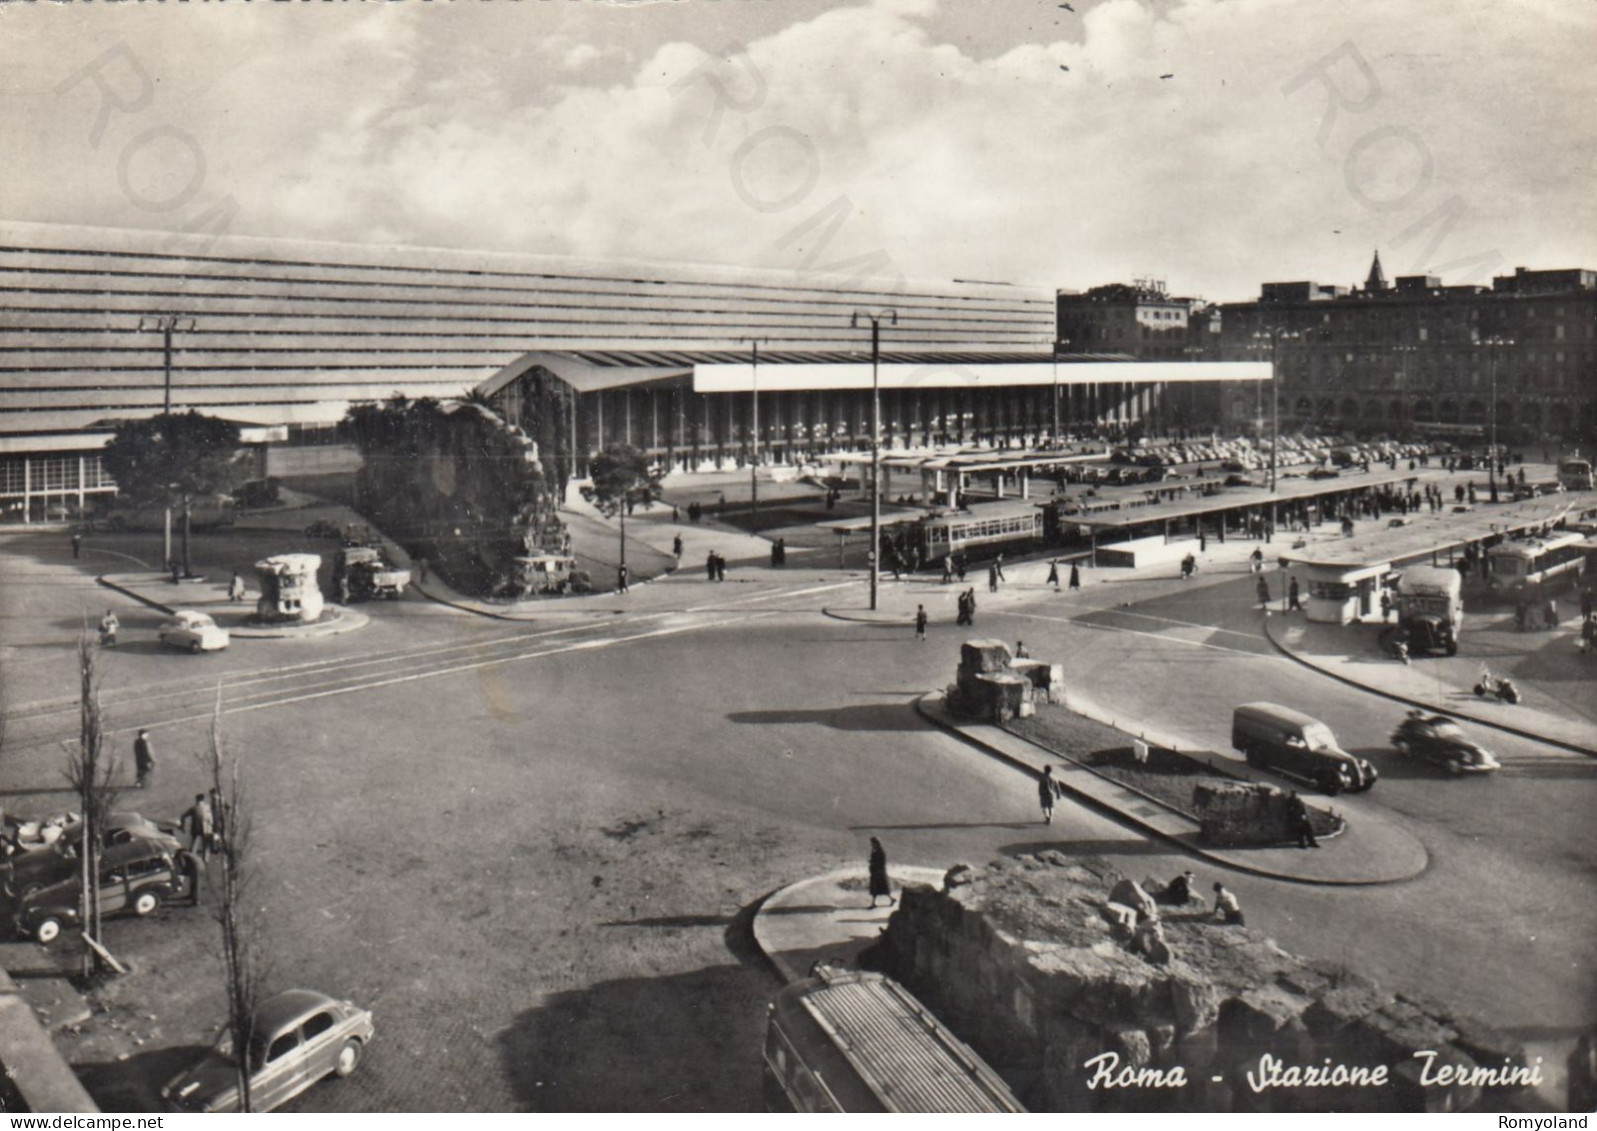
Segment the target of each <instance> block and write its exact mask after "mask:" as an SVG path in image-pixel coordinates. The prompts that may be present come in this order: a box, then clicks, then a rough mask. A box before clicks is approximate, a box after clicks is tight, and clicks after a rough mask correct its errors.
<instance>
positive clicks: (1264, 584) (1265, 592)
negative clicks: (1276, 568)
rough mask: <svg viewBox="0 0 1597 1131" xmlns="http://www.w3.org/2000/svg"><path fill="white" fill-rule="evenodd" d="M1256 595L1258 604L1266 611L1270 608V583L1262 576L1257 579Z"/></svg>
mask: <svg viewBox="0 0 1597 1131" xmlns="http://www.w3.org/2000/svg"><path fill="white" fill-rule="evenodd" d="M1258 593H1259V604H1260V605H1261V606H1263V607H1264V608H1266V609H1268V608H1269V607H1270V581H1269V579H1268V578H1266V577H1264V576H1263V575H1262V574H1261V575H1260V577H1259V586H1258Z"/></svg>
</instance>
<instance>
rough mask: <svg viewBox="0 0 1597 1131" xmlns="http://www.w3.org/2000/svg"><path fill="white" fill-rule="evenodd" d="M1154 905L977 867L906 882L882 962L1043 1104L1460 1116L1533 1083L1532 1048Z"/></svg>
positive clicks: (1048, 869) (1049, 859) (1103, 881)
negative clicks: (1528, 1061) (1314, 1077)
mask: <svg viewBox="0 0 1597 1131" xmlns="http://www.w3.org/2000/svg"><path fill="white" fill-rule="evenodd" d="M1154 886H1156V885H1154ZM1116 892H1118V893H1119V894H1120V895H1121V896H1122V901H1123V905H1121V906H1111V904H1112V903H1113V902H1114V901H1112V900H1111V899H1110V898H1109V897H1110V895H1111V894H1112V893H1116ZM1144 901H1148V902H1147V903H1145V902H1144ZM1151 902H1152V901H1151V900H1149V896H1148V893H1147V892H1146V891H1144V889H1143V888H1142V887H1140V886H1138V885H1134V884H1131V883H1129V882H1127V881H1126V878H1125V877H1121V876H1118V875H1115V874H1114V873H1112V872H1109V871H1107V869H1103V868H1095V867H1089V866H1088V865H1087V864H1085V863H1083V862H1081V861H1079V860H1073V859H1071V858H1069V857H1066V856H1064V855H1062V854H1060V853H1058V852H1052V851H1050V852H1047V853H1042V854H1039V855H1036V856H1025V857H1022V858H1019V859H1017V860H1009V861H997V862H994V863H992V864H988V865H986V866H985V867H981V868H972V867H970V866H968V865H959V866H957V867H956V868H954V869H950V871H949V874H948V876H947V877H946V879H945V881H944V885H943V888H942V890H934V889H932V888H929V887H906V888H905V890H904V895H903V899H902V900H901V903H900V907H899V909H898V910H897V911H896V912H895V913H894V914H893V916H892V919H891V920H890V922H889V925H888V928H887V930H886V931H885V932H884V934H883V936H882V938H881V940H880V941H879V942H878V943H877V944H876V945H875V946H874V947H873V948H872V949H871V950H870V951H868V952H867V953H866V955H865V957H864V959H863V961H864V962H865V963H866V964H867V965H870V966H872V967H873V968H876V969H880V970H882V971H884V972H885V973H887V974H889V975H891V976H892V977H894V978H897V979H898V980H899V981H901V982H903V983H904V984H905V985H907V986H908V987H909V988H910V989H911V990H912V991H913V992H914V993H915V994H916V995H917V996H918V997H920V998H921V1000H923V1001H925V1002H926V1003H927V1004H928V1005H930V1006H931V1007H932V1008H933V1009H935V1010H936V1011H937V1012H938V1013H939V1014H941V1015H942V1016H943V1017H944V1019H945V1020H946V1021H947V1022H948V1023H949V1024H950V1025H951V1026H952V1027H953V1028H954V1029H955V1031H956V1032H958V1033H959V1034H960V1035H961V1036H962V1037H963V1038H964V1039H965V1040H967V1041H968V1042H969V1043H970V1044H971V1045H973V1046H974V1047H975V1048H976V1050H977V1051H978V1052H980V1053H981V1055H982V1056H983V1057H984V1058H985V1059H986V1060H987V1061H988V1062H989V1063H991V1064H992V1065H993V1066H994V1067H995V1068H997V1069H998V1071H999V1072H1000V1073H1001V1074H1003V1075H1004V1076H1005V1078H1006V1079H1008V1080H1009V1082H1010V1084H1011V1085H1012V1086H1013V1087H1014V1088H1015V1090H1016V1092H1017V1094H1018V1095H1020V1097H1021V1098H1022V1100H1023V1101H1025V1102H1026V1104H1027V1105H1028V1106H1029V1107H1031V1108H1032V1109H1033V1110H1053V1111H1161V1110H1169V1111H1231V1110H1236V1111H1281V1112H1285V1111H1447V1110H1461V1109H1464V1108H1468V1107H1470V1106H1472V1105H1475V1104H1477V1103H1480V1102H1481V1101H1482V1098H1483V1096H1485V1098H1486V1102H1488V1103H1493V1104H1495V1103H1498V1102H1500V1101H1501V1100H1502V1098H1503V1097H1504V1096H1505V1095H1506V1094H1507V1093H1508V1092H1511V1091H1516V1090H1519V1089H1520V1088H1522V1087H1523V1086H1524V1078H1525V1077H1526V1076H1527V1070H1526V1068H1525V1062H1524V1053H1523V1051H1522V1050H1521V1049H1520V1048H1519V1047H1518V1046H1517V1045H1515V1044H1513V1043H1512V1042H1511V1041H1509V1040H1507V1039H1506V1038H1504V1037H1502V1036H1500V1035H1497V1034H1495V1033H1493V1032H1492V1031H1491V1030H1489V1029H1488V1028H1486V1027H1485V1026H1482V1025H1480V1024H1477V1023H1475V1022H1471V1021H1465V1020H1461V1019H1458V1018H1456V1017H1454V1016H1452V1015H1451V1014H1450V1013H1449V1012H1448V1011H1447V1010H1446V1009H1445V1008H1444V1007H1441V1006H1438V1005H1435V1004H1434V1003H1425V1002H1422V1001H1420V1000H1419V999H1417V998H1413V997H1407V996H1404V995H1401V994H1396V993H1392V992H1389V991H1386V990H1383V989H1382V988H1381V987H1379V986H1377V985H1376V984H1375V983H1374V982H1372V981H1370V980H1369V979H1367V978H1364V977H1361V976H1360V975H1358V974H1356V973H1354V972H1351V971H1348V970H1345V969H1341V968H1338V967H1334V966H1330V965H1327V964H1321V963H1315V962H1311V961H1308V960H1306V959H1303V958H1299V957H1297V956H1295V955H1293V954H1289V953H1288V952H1286V951H1285V950H1283V949H1281V948H1280V947H1279V946H1277V945H1276V944H1275V943H1274V942H1273V941H1272V940H1270V939H1268V938H1266V937H1264V936H1262V935H1260V934H1259V933H1258V932H1256V931H1252V930H1249V929H1246V928H1243V927H1237V926H1223V925H1220V924H1218V923H1216V922H1214V920H1213V918H1212V916H1210V915H1209V914H1208V912H1207V908H1206V907H1204V906H1203V905H1201V904H1198V903H1196V902H1194V903H1189V904H1186V905H1184V906H1178V907H1159V908H1158V910H1157V912H1155V913H1154V914H1153V915H1149V914H1147V907H1148V906H1149V904H1150V903H1151ZM1128 910H1129V911H1131V912H1132V915H1131V918H1130V920H1129V921H1128V918H1127V915H1126V912H1127V911H1128ZM1139 911H1140V914H1139ZM1416 1054H1420V1055H1416ZM1336 1066H1343V1071H1342V1072H1341V1074H1340V1075H1332V1076H1330V1077H1329V1078H1328V1079H1327V1080H1326V1082H1324V1083H1318V1082H1311V1081H1310V1080H1309V1079H1308V1073H1307V1071H1306V1070H1308V1069H1313V1070H1315V1071H1316V1072H1318V1073H1331V1072H1332V1070H1333V1069H1334V1068H1335V1067H1336ZM1449 1069H1452V1070H1453V1071H1452V1072H1449V1071H1448V1070H1449ZM1486 1070H1495V1073H1496V1075H1495V1076H1494V1075H1492V1074H1490V1073H1488V1072H1487V1071H1486ZM1441 1077H1446V1079H1445V1080H1443V1079H1440V1078H1441Z"/></svg>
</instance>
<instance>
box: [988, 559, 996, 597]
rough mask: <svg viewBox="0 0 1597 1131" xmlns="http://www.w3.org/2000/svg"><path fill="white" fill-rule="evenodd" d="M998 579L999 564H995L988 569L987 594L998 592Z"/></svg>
mask: <svg viewBox="0 0 1597 1131" xmlns="http://www.w3.org/2000/svg"><path fill="white" fill-rule="evenodd" d="M998 577H999V573H998V563H997V562H994V563H993V564H992V565H990V566H988V567H987V592H989V593H996V592H998Z"/></svg>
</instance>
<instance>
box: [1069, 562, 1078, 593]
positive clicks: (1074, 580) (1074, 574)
mask: <svg viewBox="0 0 1597 1131" xmlns="http://www.w3.org/2000/svg"><path fill="white" fill-rule="evenodd" d="M1070 588H1072V589H1080V588H1081V567H1080V566H1078V565H1076V563H1075V562H1071V563H1070Z"/></svg>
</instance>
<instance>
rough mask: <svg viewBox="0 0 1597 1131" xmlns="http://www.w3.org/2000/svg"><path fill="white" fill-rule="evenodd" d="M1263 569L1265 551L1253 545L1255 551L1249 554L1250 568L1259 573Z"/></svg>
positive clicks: (1252, 571) (1251, 570)
mask: <svg viewBox="0 0 1597 1131" xmlns="http://www.w3.org/2000/svg"><path fill="white" fill-rule="evenodd" d="M1263 569H1264V551H1263V550H1261V549H1259V548H1258V547H1257V546H1255V547H1253V553H1251V554H1249V555H1248V570H1249V572H1251V573H1259V572H1260V571H1262V570H1263Z"/></svg>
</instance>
